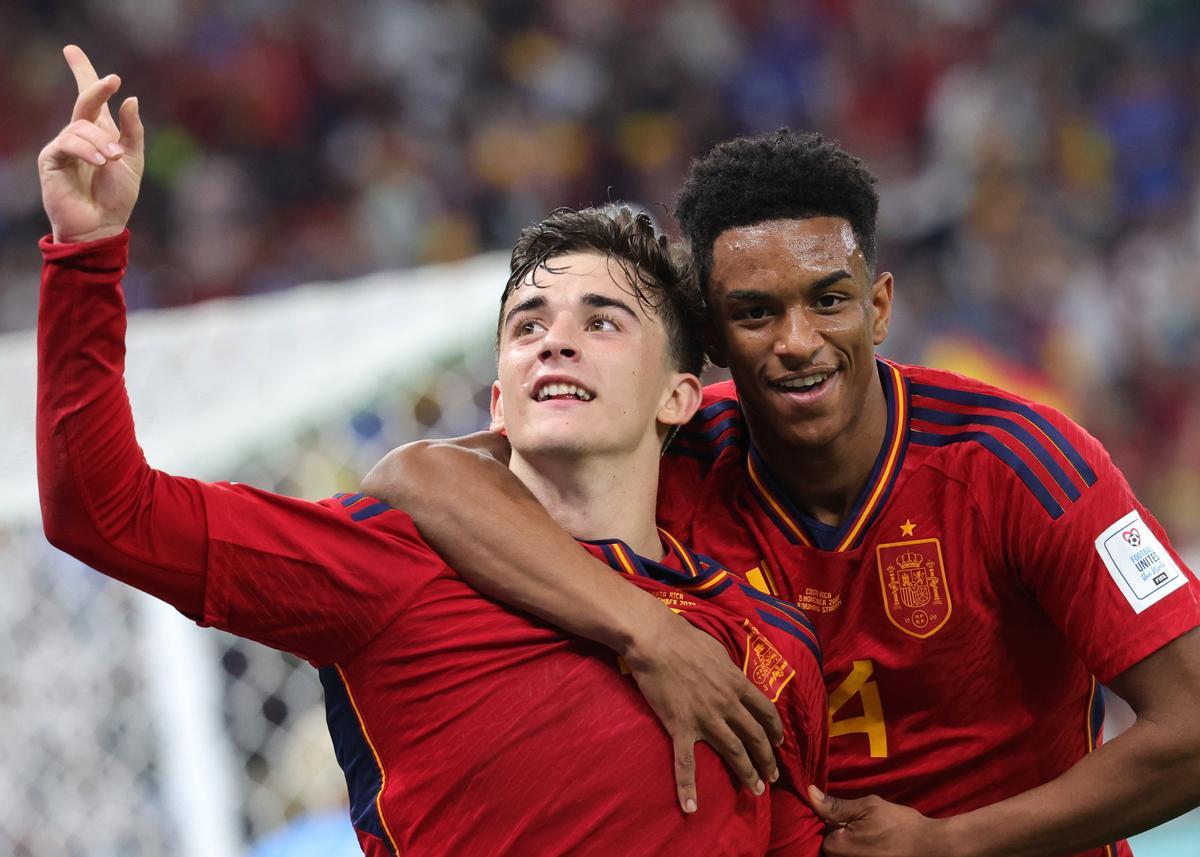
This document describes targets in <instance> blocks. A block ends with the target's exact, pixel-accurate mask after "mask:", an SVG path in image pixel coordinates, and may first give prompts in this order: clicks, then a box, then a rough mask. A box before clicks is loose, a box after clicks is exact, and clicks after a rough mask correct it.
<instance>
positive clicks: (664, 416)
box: [655, 372, 704, 426]
mask: <svg viewBox="0 0 1200 857" xmlns="http://www.w3.org/2000/svg"><path fill="white" fill-rule="evenodd" d="M671 381H672V382H671V386H670V387H669V388H668V390H667V394H666V396H665V397H664V398H663V402H662V404H661V405H660V406H659V408H658V414H656V416H655V418H656V419H657V420H658V423H659V425H662V426H681V425H685V424H686V423H687V421H688V420H690V419H691V418H692V415H693V414H695V413H696V411H697V410H698V409H699V408H700V401H701V399H703V398H704V390H703V387H702V386H701V384H700V379H699V378H697V377H696V376H695V375H692V374H691V373H688V372H677V373H675V374H674V375H672V376H671Z"/></svg>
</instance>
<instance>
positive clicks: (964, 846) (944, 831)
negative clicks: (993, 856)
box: [931, 814, 986, 857]
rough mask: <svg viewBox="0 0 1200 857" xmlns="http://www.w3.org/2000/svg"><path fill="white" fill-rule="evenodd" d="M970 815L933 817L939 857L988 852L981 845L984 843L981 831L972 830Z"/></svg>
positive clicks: (976, 855) (978, 855) (969, 856)
mask: <svg viewBox="0 0 1200 857" xmlns="http://www.w3.org/2000/svg"><path fill="white" fill-rule="evenodd" d="M968 815H969V814H967V815H952V816H950V817H949V818H935V819H931V821H933V824H934V827H933V837H932V842H933V843H935V845H934V847H935V849H936V851H935V852H934V853H935V854H936V855H937V857H982V855H983V854H985V853H986V852H985V850H984V849H983V848H982V847H981V846H982V845H983V844H984V843H983V842H982V841H981V840H980V838H979V831H977V830H971V825H970V819H969V817H968Z"/></svg>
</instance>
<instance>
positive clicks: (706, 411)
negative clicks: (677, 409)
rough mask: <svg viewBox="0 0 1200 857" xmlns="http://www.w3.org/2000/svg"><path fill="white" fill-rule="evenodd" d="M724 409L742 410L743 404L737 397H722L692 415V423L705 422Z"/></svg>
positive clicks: (739, 411)
mask: <svg viewBox="0 0 1200 857" xmlns="http://www.w3.org/2000/svg"><path fill="white" fill-rule="evenodd" d="M722 411H737V412H738V413H739V414H740V413H741V412H742V406H741V404H739V403H738V401H737V400H736V399H721V400H720V401H719V402H714V403H713V404H711V405H706V406H705V407H703V408H701V409H700V410H698V411H696V413H695V414H694V415H693V416H692V419H691V421H690V422H691V423H705V422H708V421H709V420H711V419H712V418H713V417H715V416H716V415H717V414H719V413H721V412H722Z"/></svg>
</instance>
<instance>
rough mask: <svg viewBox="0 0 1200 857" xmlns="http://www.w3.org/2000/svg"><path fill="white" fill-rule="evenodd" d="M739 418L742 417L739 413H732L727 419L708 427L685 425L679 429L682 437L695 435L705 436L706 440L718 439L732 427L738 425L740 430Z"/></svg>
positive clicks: (696, 436)
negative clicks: (689, 426)
mask: <svg viewBox="0 0 1200 857" xmlns="http://www.w3.org/2000/svg"><path fill="white" fill-rule="evenodd" d="M739 419H740V418H739V417H738V415H737V414H731V415H730V416H728V417H726V418H725V419H723V420H721V421H720V422H718V423H715V424H713V425H711V426H709V427H708V428H703V429H702V428H688V427H686V426H685V427H684V428H682V429H680V430H679V434H680V436H681V437H687V438H693V437H694V438H703V439H705V440H716V439H717V438H718V437H720V436H721V435H722V434H724V433H725V432H727V431H729V429H731V428H735V427H737V428H738V430H739V431H740V426H738V422H739Z"/></svg>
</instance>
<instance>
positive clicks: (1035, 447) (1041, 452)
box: [912, 408, 1080, 503]
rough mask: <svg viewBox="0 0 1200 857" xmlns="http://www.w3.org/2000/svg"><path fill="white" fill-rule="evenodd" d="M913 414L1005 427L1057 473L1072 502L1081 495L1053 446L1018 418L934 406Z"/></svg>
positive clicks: (951, 422)
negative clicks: (1042, 439) (949, 409)
mask: <svg viewBox="0 0 1200 857" xmlns="http://www.w3.org/2000/svg"><path fill="white" fill-rule="evenodd" d="M912 415H913V419H915V420H924V421H925V422H929V423H936V424H937V425H943V426H967V425H984V426H994V427H996V428H998V429H1002V430H1004V431H1006V432H1008V433H1009V434H1010V435H1012V436H1013V437H1015V438H1016V439H1017V440H1019V441H1020V442H1021V444H1022V445H1023V446H1024V447H1025V448H1026V449H1028V450H1029V451H1030V452H1031V453H1033V455H1034V457H1035V458H1037V460H1038V461H1040V462H1041V463H1042V466H1043V467H1045V468H1046V471H1047V472H1048V473H1049V474H1050V475H1051V476H1052V477H1054V481H1055V482H1057V483H1058V487H1059V488H1061V489H1062V490H1063V493H1064V494H1066V495H1067V496H1068V497H1070V498H1071V502H1072V503H1073V502H1075V501H1076V500H1078V499H1079V497H1080V493H1079V489H1078V488H1077V487H1076V486H1075V483H1074V482H1073V481H1071V477H1070V476H1068V475H1067V472H1066V471H1065V470H1063V469H1062V466H1061V465H1060V464H1059V463H1058V461H1057V460H1056V459H1055V458H1054V456H1053V455H1052V454H1051V453H1050V450H1048V449H1047V448H1046V445H1045V444H1044V443H1042V442H1041V441H1039V440H1038V439H1037V438H1036V437H1034V435H1033V433H1032V432H1030V431H1029V430H1028V429H1026V428H1025V427H1024V426H1022V425H1021V424H1020V423H1018V422H1016V421H1015V420H1010V419H1009V418H1008V417H1000V416H996V415H995V414H978V413H971V414H965V413H961V412H957V411H938V410H934V409H933V408H913V409H912Z"/></svg>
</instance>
